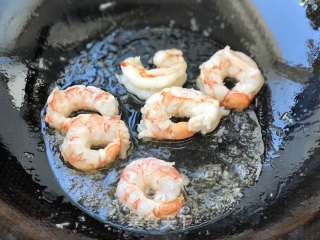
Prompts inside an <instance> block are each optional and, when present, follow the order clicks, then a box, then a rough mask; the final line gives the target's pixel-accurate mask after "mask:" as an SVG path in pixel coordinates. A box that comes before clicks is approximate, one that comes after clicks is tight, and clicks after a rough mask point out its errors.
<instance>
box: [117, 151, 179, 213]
mask: <svg viewBox="0 0 320 240" xmlns="http://www.w3.org/2000/svg"><path fill="white" fill-rule="evenodd" d="M173 164H174V163H169V162H165V161H163V160H160V159H157V158H153V157H149V158H142V159H139V160H135V161H133V162H131V163H130V164H129V165H128V166H127V167H126V168H125V169H124V170H123V171H122V173H121V177H120V181H119V183H118V186H117V190H116V193H115V194H116V196H117V197H118V199H119V200H120V201H121V202H123V203H124V204H125V205H127V206H128V207H129V208H130V209H131V210H132V211H133V212H134V213H136V214H138V215H139V216H141V217H144V218H153V219H154V218H166V217H174V216H175V215H176V214H177V213H178V212H179V210H180V208H181V207H182V206H183V204H184V198H183V196H182V195H181V190H182V188H183V185H184V183H183V179H182V176H181V175H180V173H179V172H178V171H177V170H176V169H175V168H174V167H173V166H172V165H173ZM150 192H152V193H154V194H150ZM148 193H149V194H148Z"/></svg>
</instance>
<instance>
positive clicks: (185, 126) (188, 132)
mask: <svg viewBox="0 0 320 240" xmlns="http://www.w3.org/2000/svg"><path fill="white" fill-rule="evenodd" d="M141 112H142V119H141V122H140V124H139V125H138V132H139V135H138V137H139V138H155V139H159V140H161V139H171V140H178V139H185V138H189V137H192V136H193V135H194V134H196V133H197V132H201V133H202V134H206V133H208V132H212V131H213V130H214V129H215V128H216V127H217V126H218V124H219V122H220V119H221V118H222V117H223V116H225V115H227V114H228V111H226V110H224V108H223V107H219V102H218V101H217V100H215V99H213V98H211V97H208V96H205V95H204V94H203V93H201V92H200V91H196V90H193V89H186V88H181V87H171V88H166V89H164V90H162V91H161V92H160V93H156V94H154V95H152V96H151V97H150V98H149V99H148V100H147V101H146V104H145V106H144V107H143V108H142V109H141ZM171 117H188V118H190V119H189V121H181V122H177V123H174V122H172V121H171V120H170V118H171Z"/></svg>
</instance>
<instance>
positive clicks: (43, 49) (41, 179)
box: [0, 0, 320, 239]
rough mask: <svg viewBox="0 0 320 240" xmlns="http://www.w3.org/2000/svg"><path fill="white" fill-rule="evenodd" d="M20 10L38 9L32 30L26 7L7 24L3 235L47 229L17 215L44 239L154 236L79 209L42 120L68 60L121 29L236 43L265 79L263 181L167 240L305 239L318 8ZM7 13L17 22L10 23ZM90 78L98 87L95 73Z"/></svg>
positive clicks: (67, 6) (186, 5) (315, 181)
mask: <svg viewBox="0 0 320 240" xmlns="http://www.w3.org/2000/svg"><path fill="white" fill-rule="evenodd" d="M1 4H2V3H1ZM1 4H0V6H1ZM101 4H102V5H101ZM103 4H104V5H103ZM32 6H33V7H32ZM275 6H276V7H275ZM22 7H23V9H24V10H28V11H30V12H33V9H35V10H34V11H35V12H34V13H33V14H31V17H30V18H29V19H28V21H27V20H26V19H25V18H23V15H19V14H18V13H19V7H17V6H16V5H15V6H13V5H11V4H10V3H7V4H3V8H2V9H6V14H3V15H2V16H4V17H3V19H4V20H3V21H4V22H5V18H6V17H7V18H8V19H7V25H5V24H4V23H3V22H1V23H0V27H1V28H2V29H5V30H6V31H7V32H8V34H7V36H6V37H2V38H0V43H1V45H0V53H1V54H0V56H1V57H0V78H1V82H0V84H1V87H0V91H1V92H0V98H1V100H0V101H1V110H2V111H1V112H2V113H1V117H0V121H1V122H0V138H1V142H0V143H1V147H0V151H1V155H0V156H1V158H2V159H1V162H0V164H1V167H0V176H1V182H0V210H1V211H0V216H1V217H2V219H4V220H2V222H1V221H0V224H2V225H3V226H4V227H3V229H4V230H3V231H2V232H3V233H1V231H0V237H1V234H3V238H4V239H6V238H8V236H9V235H8V234H16V235H17V236H19V237H21V238H23V237H25V238H28V237H29V238H36V237H35V236H36V234H37V233H38V231H39V229H37V228H36V227H33V228H32V227H31V228H30V229H31V230H29V231H26V230H25V229H23V228H22V227H21V226H20V225H19V224H18V223H17V222H14V220H13V219H14V218H15V219H21V221H22V219H23V218H24V221H30V222H31V221H35V222H36V223H38V224H39V223H40V226H42V227H43V229H45V233H46V234H44V236H43V238H46V237H47V238H50V237H51V238H52V237H56V238H59V237H60V238H61V236H65V237H66V238H75V239H79V238H80V237H83V238H102V239H108V238H110V239H114V238H121V237H127V238H131V237H132V236H135V237H139V236H145V237H148V234H149V233H148V232H139V233H137V232H131V231H126V229H123V228H122V229H119V228H117V227H113V226H112V225H110V224H108V223H107V224H106V223H101V222H100V221H98V220H96V219H95V218H94V217H95V216H94V214H92V213H91V212H90V211H86V209H83V210H84V211H82V210H79V208H78V207H81V205H79V204H77V203H74V202H73V201H72V200H70V198H69V197H68V196H67V195H66V194H65V192H64V189H61V187H60V186H59V184H58V183H57V180H56V179H55V177H54V175H53V174H52V171H51V168H50V166H49V163H48V161H47V155H46V152H45V143H44V140H43V136H42V133H41V114H40V112H41V110H42V108H43V106H44V105H45V102H46V99H47V96H48V94H49V93H50V91H51V89H52V86H53V84H54V83H55V82H56V81H57V79H59V78H61V75H62V73H63V72H64V70H65V67H66V66H67V65H69V60H71V59H74V58H75V57H77V56H79V55H80V53H81V51H83V50H84V49H86V48H87V47H88V44H89V43H93V44H94V43H95V42H97V41H101V40H102V39H104V38H105V37H106V36H108V35H110V34H111V33H112V32H113V31H114V30H115V29H126V30H130V31H136V30H137V29H145V27H149V28H150V29H179V31H180V30H181V31H187V32H190V33H192V35H193V34H196V35H198V36H202V38H204V39H205V38H207V39H208V41H213V42H215V43H217V44H218V46H225V45H230V46H231V47H232V48H234V49H237V50H240V51H243V52H245V53H247V54H249V55H250V56H252V57H253V58H254V59H255V61H256V62H257V63H258V65H259V67H260V68H261V69H262V71H263V74H264V76H265V78H266V85H265V87H264V88H263V90H262V91H261V93H260V94H259V96H258V98H257V99H258V100H257V101H256V102H255V103H254V104H253V105H252V109H253V110H254V111H255V114H256V115H257V116H258V120H259V123H260V125H261V129H262V130H261V132H262V136H263V140H264V146H265V153H264V156H263V159H264V162H263V167H262V173H261V175H260V177H259V179H258V181H257V182H256V183H255V184H254V185H253V186H251V187H249V188H246V189H245V191H244V197H243V198H241V200H240V201H239V202H238V203H237V204H236V206H235V207H234V209H233V210H232V211H231V212H228V214H226V215H224V216H223V217H222V218H220V219H215V220H212V221H207V222H204V223H203V224H202V225H198V226H196V227H194V228H190V229H188V230H187V231H178V232H177V233H176V232H170V233H167V235H162V236H158V237H159V238H162V237H167V238H177V239H179V238H181V239H189V238H190V239H197V238H199V239H200V238H201V239H206V238H207V239H213V238H226V237H228V236H229V237H234V238H239V237H242V238H245V237H248V238H257V239H269V238H279V237H283V236H287V237H288V239H290V238H292V239H294V237H297V236H298V235H297V234H303V233H299V232H298V233H297V232H295V231H296V229H299V228H303V227H304V225H307V224H308V223H310V222H312V221H313V220H314V219H318V218H319V202H320V178H319V177H318V175H319V170H320V162H319V158H318V153H319V150H320V149H319V142H318V141H319V130H320V122H319V117H320V116H319V115H320V112H319V107H318V106H319V101H320V99H319V94H318V89H319V87H320V86H319V78H318V76H319V75H318V74H319V67H320V66H319V55H318V53H319V51H318V50H319V49H318V48H319V46H320V45H319V42H318V38H319V34H318V32H317V31H316V30H317V29H318V24H319V19H318V16H319V15H318V14H317V12H318V6H317V4H305V5H304V6H302V4H301V5H299V4H298V3H297V2H292V1H289V0H288V1H283V2H281V3H279V2H278V1H268V2H266V1H262V0H255V1H237V2H236V1H231V0H230V1H205V0H202V1H201V0H200V1H135V2H132V1H113V2H110V3H109V4H105V2H100V1H81V2H78V1H66V2H64V1H48V2H45V3H43V4H37V2H34V3H32V2H31V1H30V5H29V6H25V5H24V4H22V3H21V8H22ZM2 11H4V10H2ZM21 11H22V10H21ZM0 13H1V10H0ZM10 13H12V15H17V16H20V18H19V17H16V18H15V17H13V18H10V17H9V15H10ZM8 14H9V15H8ZM10 19H11V20H10ZM19 21H20V22H19ZM26 21H27V22H26ZM19 23H20V25H19ZM10 24H11V25H10ZM17 26H20V28H19V27H17ZM13 29H15V30H13ZM19 29H20V30H21V31H20V32H19V33H16V30H17V31H18V30H19ZM10 36H11V37H12V39H10ZM188 49H190V50H189V51H193V50H194V49H197V48H196V47H194V48H192V46H190V47H189V48H188ZM200 52H201V51H200ZM196 53H199V52H196ZM196 53H195V54H196ZM208 55H209V56H210V55H211V54H210V53H208ZM206 57H207V56H206ZM110 71H112V70H110ZM195 71H196V70H195ZM86 74H87V75H86V77H87V78H88V79H90V76H91V75H90V74H95V72H93V73H92V72H87V73H86ZM191 74H192V73H191ZM194 74H197V73H196V72H195V73H194ZM14 211H17V212H19V215H14V214H13V213H12V212H14ZM11 216H12V217H11ZM92 216H93V217H92ZM33 225H37V224H30V226H33ZM0 226H1V225H0ZM12 226H13V227H12ZM0 229H1V228H0ZM317 229H319V228H317ZM68 230H69V231H68ZM12 232H13V233H12ZM291 232H293V233H291ZM152 233H155V234H159V232H158V233H157V232H152ZM290 233H291V235H290ZM162 234H163V233H162ZM288 234H289V235H288ZM314 234H319V231H318V232H316V231H315V232H314ZM41 237H42V235H41Z"/></svg>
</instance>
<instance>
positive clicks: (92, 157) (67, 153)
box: [61, 114, 130, 171]
mask: <svg viewBox="0 0 320 240" xmlns="http://www.w3.org/2000/svg"><path fill="white" fill-rule="evenodd" d="M101 146H103V148H101V149H98V150H94V149H92V148H93V147H101ZM104 146H105V147H104ZM129 147H130V135H129V131H128V128H127V127H126V125H125V123H124V122H123V121H121V120H120V117H119V116H115V117H106V116H100V115H98V114H80V115H78V116H77V117H76V118H75V119H74V121H73V122H72V124H71V126H70V128H69V130H68V132H67V134H66V138H65V139H64V141H63V143H62V145H61V154H62V156H63V158H64V160H65V161H66V162H69V163H70V164H71V165H72V166H73V167H75V168H77V169H79V170H82V171H92V170H95V169H98V168H102V167H105V166H107V165H108V164H110V163H112V162H113V161H114V160H115V159H116V157H117V156H119V157H120V158H125V157H126V155H127V150H128V148H129Z"/></svg>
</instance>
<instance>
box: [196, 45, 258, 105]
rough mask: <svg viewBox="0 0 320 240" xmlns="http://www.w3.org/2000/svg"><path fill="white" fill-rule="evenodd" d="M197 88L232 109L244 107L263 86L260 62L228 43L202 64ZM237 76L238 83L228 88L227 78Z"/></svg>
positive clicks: (235, 77)
mask: <svg viewBox="0 0 320 240" xmlns="http://www.w3.org/2000/svg"><path fill="white" fill-rule="evenodd" d="M200 70H201V73H200V76H199V77H198V78H197V80H196V82H197V86H198V88H199V89H200V90H201V91H202V92H203V93H205V94H207V95H209V96H212V97H214V98H215V99H217V100H219V102H220V103H221V104H222V105H223V106H225V107H226V108H230V109H244V108H246V107H248V106H249V104H250V103H251V101H252V99H253V98H254V96H255V95H256V94H257V93H258V92H259V91H260V89H261V88H262V86H263V83H264V78H263V76H262V74H261V72H260V70H259V68H258V66H257V64H256V63H255V62H254V61H253V60H252V59H251V58H250V57H248V56H247V55H245V54H244V53H242V52H237V51H232V50H231V49H230V47H229V46H226V47H225V48H224V49H222V50H220V51H218V52H216V53H215V54H214V55H213V56H212V57H211V58H210V59H209V60H208V61H207V62H204V63H203V64H202V65H201V66H200ZM226 77H231V78H234V79H235V80H236V81H238V83H237V84H236V85H235V86H234V87H233V88H232V89H231V90H229V89H228V88H227V87H226V86H224V83H223V81H224V78H226Z"/></svg>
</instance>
